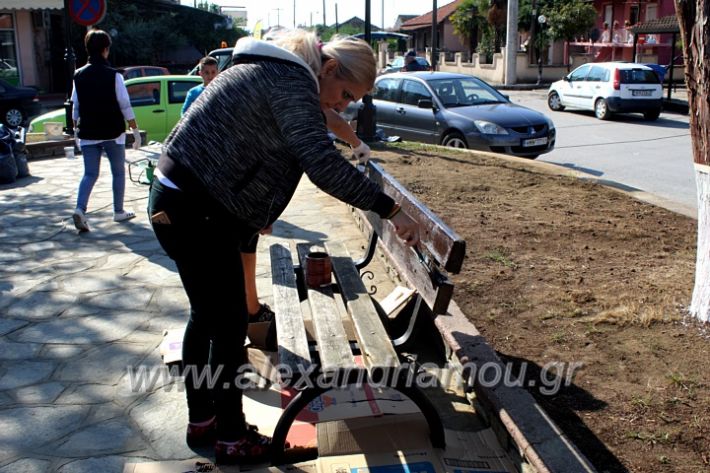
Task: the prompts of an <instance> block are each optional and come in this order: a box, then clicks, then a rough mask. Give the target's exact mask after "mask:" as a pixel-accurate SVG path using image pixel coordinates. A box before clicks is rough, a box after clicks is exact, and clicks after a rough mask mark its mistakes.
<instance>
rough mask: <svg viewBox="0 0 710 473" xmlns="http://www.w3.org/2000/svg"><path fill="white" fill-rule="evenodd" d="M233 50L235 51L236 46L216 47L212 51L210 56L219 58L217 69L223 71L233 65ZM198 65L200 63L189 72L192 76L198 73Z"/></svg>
mask: <svg viewBox="0 0 710 473" xmlns="http://www.w3.org/2000/svg"><path fill="white" fill-rule="evenodd" d="M232 51H234V48H220V49H215V50H212V51H210V53H209V54H208V56H212V57H213V58H215V59H216V60H217V70H218V71H220V72H222V71H223V70H225V69H227V68H228V67H229V66H231V65H232ZM198 66H199V64H196V65H195V67H193V68H192V69H191V70H190V72H188V74H189V75H191V76H195V75H197V67H198Z"/></svg>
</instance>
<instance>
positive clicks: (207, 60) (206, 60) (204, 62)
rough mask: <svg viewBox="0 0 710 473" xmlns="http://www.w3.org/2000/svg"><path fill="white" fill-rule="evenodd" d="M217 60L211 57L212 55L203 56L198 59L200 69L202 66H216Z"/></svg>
mask: <svg viewBox="0 0 710 473" xmlns="http://www.w3.org/2000/svg"><path fill="white" fill-rule="evenodd" d="M218 65H219V62H218V61H217V59H215V58H213V57H212V56H205V57H203V58H202V59H200V70H202V67H203V66H215V67H216V66H218Z"/></svg>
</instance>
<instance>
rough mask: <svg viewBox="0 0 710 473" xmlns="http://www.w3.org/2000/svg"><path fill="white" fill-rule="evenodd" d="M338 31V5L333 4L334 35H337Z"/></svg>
mask: <svg viewBox="0 0 710 473" xmlns="http://www.w3.org/2000/svg"><path fill="white" fill-rule="evenodd" d="M339 29H340V25H338V4H337V3H336V4H335V33H336V34H337V33H338V30H339Z"/></svg>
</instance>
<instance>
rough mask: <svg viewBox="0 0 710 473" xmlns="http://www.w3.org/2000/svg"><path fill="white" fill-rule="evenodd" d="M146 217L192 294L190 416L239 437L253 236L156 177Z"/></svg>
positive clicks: (186, 360) (186, 352)
mask: <svg viewBox="0 0 710 473" xmlns="http://www.w3.org/2000/svg"><path fill="white" fill-rule="evenodd" d="M161 212H163V213H162V214H161ZM156 214H158V216H157V217H155V215H156ZM148 216H149V217H151V216H153V218H152V219H151V221H152V225H153V231H154V232H155V235H156V236H157V238H158V241H159V242H160V245H161V246H162V247H163V249H164V250H165V252H166V253H167V254H168V256H169V257H170V258H172V259H173V260H174V261H175V264H176V265H177V269H178V271H179V273H180V279H181V280H182V284H183V287H184V288H185V292H186V293H187V297H188V298H189V300H190V320H189V321H188V323H187V327H186V329H185V337H184V340H183V347H182V356H183V365H184V369H185V388H186V393H187V406H188V411H189V418H190V422H202V421H205V420H208V419H210V418H212V416H214V415H216V416H217V429H218V430H217V437H218V439H219V440H223V441H234V440H237V439H238V438H239V437H241V436H242V435H243V434H244V432H245V422H244V414H243V412H242V392H241V389H239V388H238V386H237V385H236V383H235V378H236V376H237V372H238V368H239V367H240V366H241V365H243V364H244V363H245V361H246V352H245V348H244V339H245V337H246V329H247V323H248V318H247V317H248V315H247V306H246V296H245V292H244V275H243V272H242V260H241V256H240V251H239V249H240V245H241V241H242V240H246V239H247V238H248V236H247V237H243V236H242V235H241V234H242V233H243V232H244V229H243V228H240V226H239V225H238V224H235V222H234V221H231V220H227V219H225V218H224V217H216V216H215V215H214V214H210V212H209V210H208V209H207V208H206V206H205V205H204V203H202V204H201V203H200V202H198V201H196V200H195V199H191V198H190V196H189V195H187V194H186V193H184V192H182V191H179V190H175V189H171V188H169V187H167V186H164V185H162V184H161V183H160V182H159V181H158V180H157V179H156V180H155V181H154V182H153V185H152V187H151V192H150V199H149V201H148ZM160 222H162V223H160ZM225 275H226V276H225ZM212 375H217V377H216V379H212Z"/></svg>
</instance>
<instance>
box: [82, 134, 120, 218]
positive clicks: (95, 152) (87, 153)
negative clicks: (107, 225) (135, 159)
mask: <svg viewBox="0 0 710 473" xmlns="http://www.w3.org/2000/svg"><path fill="white" fill-rule="evenodd" d="M102 151H105V152H106V156H108V160H109V163H111V176H113V211H114V212H122V211H123V196H124V194H125V191H126V168H125V161H126V147H125V146H124V145H120V144H118V143H116V141H115V140H106V141H102V142H101V143H97V144H95V145H88V146H82V147H81V154H82V155H83V156H84V177H82V178H81V182H80V183H79V197H78V198H77V201H76V208H78V209H81V210H83V211H84V212H86V208H87V206H88V205H89V196H90V195H91V191H92V190H93V188H94V184H96V180H97V179H98V178H99V167H100V165H101V152H102Z"/></svg>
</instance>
